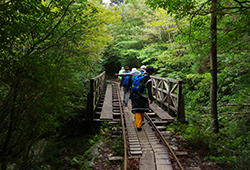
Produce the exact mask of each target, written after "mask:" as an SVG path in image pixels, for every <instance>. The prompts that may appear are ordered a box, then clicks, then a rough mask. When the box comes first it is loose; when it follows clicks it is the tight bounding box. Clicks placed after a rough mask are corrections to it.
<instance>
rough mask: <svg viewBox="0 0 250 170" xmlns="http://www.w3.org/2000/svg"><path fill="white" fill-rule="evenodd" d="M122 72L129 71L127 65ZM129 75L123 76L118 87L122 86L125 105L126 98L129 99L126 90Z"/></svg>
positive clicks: (126, 102) (126, 103)
mask: <svg viewBox="0 0 250 170" xmlns="http://www.w3.org/2000/svg"><path fill="white" fill-rule="evenodd" d="M123 73H130V70H129V66H126V67H125V72H123ZM128 81H129V76H123V77H122V79H121V82H120V88H121V87H123V104H124V105H125V106H127V105H128V99H129V92H127V90H126V89H127V86H128Z"/></svg>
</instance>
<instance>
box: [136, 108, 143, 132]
mask: <svg viewBox="0 0 250 170" xmlns="http://www.w3.org/2000/svg"><path fill="white" fill-rule="evenodd" d="M143 119H144V113H137V112H135V125H136V128H139V127H141V125H142V123H143Z"/></svg>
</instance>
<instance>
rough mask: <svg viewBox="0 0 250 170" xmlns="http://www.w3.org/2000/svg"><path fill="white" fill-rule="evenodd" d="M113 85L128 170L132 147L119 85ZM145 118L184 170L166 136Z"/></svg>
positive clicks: (125, 166)
mask: <svg viewBox="0 0 250 170" xmlns="http://www.w3.org/2000/svg"><path fill="white" fill-rule="evenodd" d="M112 84H113V88H112V89H113V90H112V93H113V94H112V96H113V101H116V102H118V103H119V111H120V117H121V126H122V135H123V143H124V168H123V169H124V170H127V169H128V152H129V151H128V148H131V147H130V146H129V142H128V145H127V141H128V139H127V136H128V133H127V132H126V121H125V114H124V112H123V106H122V102H121V96H120V91H119V88H118V85H117V83H115V82H113V83H112ZM144 117H145V118H146V120H147V122H148V123H149V125H151V127H152V128H153V129H154V131H155V133H156V136H158V137H159V138H160V141H161V142H162V144H163V145H164V146H165V147H166V150H167V151H168V152H169V153H170V154H171V155H172V157H173V158H174V161H176V162H177V165H178V167H179V169H180V170H184V169H183V167H182V165H181V163H180V162H179V160H178V158H177V157H176V155H175V153H174V152H173V150H172V149H171V147H170V146H169V144H168V142H167V141H166V140H165V138H164V136H163V135H162V134H161V131H160V130H159V129H158V128H157V126H156V125H155V123H154V122H153V120H152V119H151V118H150V117H149V115H148V114H145V116H144ZM172 161H173V160H172ZM172 163H173V162H172ZM156 164H157V162H156ZM155 167H157V165H155ZM156 169H157V168H156Z"/></svg>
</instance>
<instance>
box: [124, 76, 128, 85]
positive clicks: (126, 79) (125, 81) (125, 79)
mask: <svg viewBox="0 0 250 170" xmlns="http://www.w3.org/2000/svg"><path fill="white" fill-rule="evenodd" d="M128 80H129V76H125V77H123V85H124V86H127V85H128Z"/></svg>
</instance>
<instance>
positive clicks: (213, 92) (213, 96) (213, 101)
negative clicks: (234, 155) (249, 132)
mask: <svg viewBox="0 0 250 170" xmlns="http://www.w3.org/2000/svg"><path fill="white" fill-rule="evenodd" d="M216 7H217V0H212V13H211V55H210V62H211V68H210V69H211V82H210V105H211V116H212V128H213V131H214V133H218V132H219V123H218V115H217V49H216V45H217V16H216V15H217V14H216V10H217V9H216Z"/></svg>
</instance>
